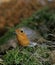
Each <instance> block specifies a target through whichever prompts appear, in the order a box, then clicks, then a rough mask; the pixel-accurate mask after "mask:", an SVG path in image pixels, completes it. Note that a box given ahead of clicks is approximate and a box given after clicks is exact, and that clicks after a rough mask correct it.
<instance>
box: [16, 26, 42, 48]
mask: <svg viewBox="0 0 55 65" xmlns="http://www.w3.org/2000/svg"><path fill="white" fill-rule="evenodd" d="M15 32H16V36H17V40H18V43H19V44H20V45H22V46H30V47H33V46H36V45H37V41H39V40H38V39H40V38H41V41H42V37H41V36H40V34H39V32H38V31H37V32H36V31H35V30H32V29H30V28H28V27H22V28H19V29H16V30H15Z"/></svg>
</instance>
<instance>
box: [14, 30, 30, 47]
mask: <svg viewBox="0 0 55 65" xmlns="http://www.w3.org/2000/svg"><path fill="white" fill-rule="evenodd" d="M15 31H16V35H17V40H18V43H19V44H20V45H22V46H28V45H29V43H30V41H29V39H28V37H27V35H26V34H25V33H24V32H23V31H22V30H20V29H16V30H15Z"/></svg>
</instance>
